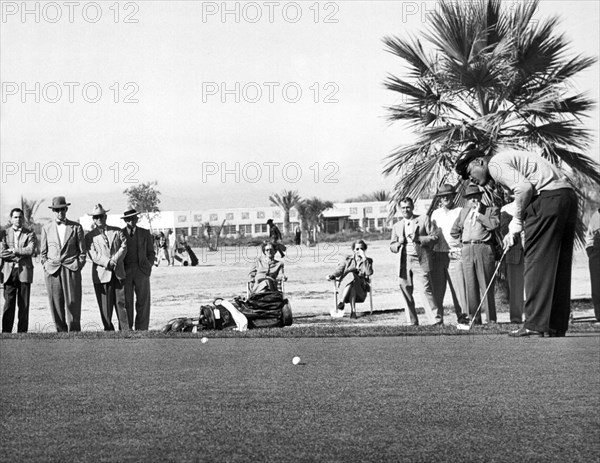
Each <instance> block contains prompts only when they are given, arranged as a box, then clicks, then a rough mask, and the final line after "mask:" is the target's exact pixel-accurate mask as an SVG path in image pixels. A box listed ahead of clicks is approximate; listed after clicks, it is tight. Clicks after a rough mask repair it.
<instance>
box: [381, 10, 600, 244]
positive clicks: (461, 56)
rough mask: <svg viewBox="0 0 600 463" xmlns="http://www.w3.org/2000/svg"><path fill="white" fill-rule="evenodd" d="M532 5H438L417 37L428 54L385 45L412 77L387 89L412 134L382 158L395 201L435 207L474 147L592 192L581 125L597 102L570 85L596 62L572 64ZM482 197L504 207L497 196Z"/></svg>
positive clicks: (408, 41) (403, 42)
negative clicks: (430, 201)
mask: <svg viewBox="0 0 600 463" xmlns="http://www.w3.org/2000/svg"><path fill="white" fill-rule="evenodd" d="M538 3H539V2H538V0H533V1H528V2H522V3H520V4H515V3H514V2H511V3H510V8H509V7H508V5H507V7H504V8H503V7H502V5H501V2H500V1H499V0H481V1H473V2H455V1H452V2H450V1H445V0H442V1H440V2H439V4H438V5H437V6H438V8H436V9H434V10H432V11H431V12H428V18H427V24H428V28H427V30H426V31H425V32H423V33H422V34H421V38H422V39H423V40H424V41H425V42H427V44H425V43H424V42H422V41H421V39H419V38H416V37H411V38H400V37H386V38H385V39H384V43H385V45H386V49H387V51H389V52H391V53H393V54H394V55H396V56H398V57H399V58H401V59H402V60H403V61H404V62H405V64H406V66H407V69H408V70H407V73H406V75H405V77H396V76H392V75H390V76H389V77H388V78H387V79H386V81H385V86H386V87H387V88H388V89H389V90H392V91H394V92H396V93H397V94H399V96H400V100H401V103H399V104H397V105H395V106H391V107H390V108H388V110H389V119H390V120H391V121H402V122H403V123H404V124H405V126H406V127H408V128H411V129H413V130H414V132H415V133H416V138H415V140H414V142H413V143H412V144H409V145H404V146H400V147H399V148H397V149H396V150H395V151H394V152H392V153H391V154H390V155H389V157H388V164H387V166H386V168H385V170H384V173H385V174H386V175H391V174H394V175H397V176H398V182H397V184H396V186H395V189H394V191H393V199H395V200H398V199H400V198H402V197H404V196H410V197H412V198H415V199H416V198H419V197H427V196H429V197H431V195H432V194H433V193H434V192H435V190H437V188H438V187H439V186H440V185H442V184H443V183H454V184H459V185H460V183H459V182H458V181H453V179H454V178H456V177H454V172H453V167H454V164H455V162H456V160H457V158H458V156H459V155H460V153H461V152H462V151H463V150H464V149H466V148H467V146H469V145H470V144H475V145H477V147H479V148H480V149H482V150H483V151H485V152H487V153H493V152H494V150H495V149H496V148H497V147H498V146H499V145H501V144H503V145H509V146H513V147H516V148H520V149H525V150H528V151H532V152H537V153H539V155H540V156H541V157H543V158H545V159H548V160H550V161H551V162H552V163H554V164H555V165H557V166H558V167H559V168H561V169H563V170H565V171H566V173H567V174H568V177H569V180H570V181H571V182H572V184H573V187H574V188H575V189H576V191H577V192H578V194H579V195H580V197H581V196H582V190H583V189H586V188H589V186H590V185H592V184H595V185H596V187H595V188H596V189H597V184H598V183H600V166H599V165H598V163H596V162H595V161H593V160H592V159H590V158H589V157H587V156H586V155H585V154H584V153H586V152H587V151H588V150H589V147H590V142H591V140H592V134H591V132H590V131H589V130H587V129H586V128H584V127H583V125H582V123H581V118H582V117H585V116H587V115H588V114H589V111H590V110H591V109H592V108H593V106H594V102H593V101H591V100H590V99H589V98H587V96H586V95H585V94H584V93H576V92H574V86H573V85H572V82H571V81H572V77H573V76H575V75H576V74H578V73H579V72H580V71H582V70H584V69H587V68H589V67H590V66H591V65H592V64H594V63H595V62H596V58H592V57H584V56H581V55H577V56H574V57H568V53H567V52H568V46H569V42H568V40H566V38H565V37H564V36H563V35H562V34H561V33H559V32H558V31H557V26H558V22H559V21H558V18H556V17H553V18H550V19H543V20H540V19H534V14H535V13H536V11H537V8H538ZM449 177H450V178H449ZM462 186H464V184H463V185H462ZM487 195H488V197H490V198H491V199H492V200H493V201H494V202H496V203H497V204H501V203H502V197H501V194H500V191H493V190H488V191H487ZM457 197H460V194H459V195H457ZM394 202H397V201H394ZM581 233H582V228H581V227H580V228H579V234H578V235H579V237H581V236H582V234H581Z"/></svg>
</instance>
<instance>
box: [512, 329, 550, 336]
mask: <svg viewBox="0 0 600 463" xmlns="http://www.w3.org/2000/svg"><path fill="white" fill-rule="evenodd" d="M508 335H509V336H510V337H512V338H525V337H529V336H537V337H539V338H543V337H544V333H542V332H541V331H535V330H528V329H527V328H521V329H518V330H515V331H511V332H510V333H508Z"/></svg>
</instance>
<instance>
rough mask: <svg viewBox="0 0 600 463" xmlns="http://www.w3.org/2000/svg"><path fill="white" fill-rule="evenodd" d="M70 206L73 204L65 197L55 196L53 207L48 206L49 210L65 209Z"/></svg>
mask: <svg viewBox="0 0 600 463" xmlns="http://www.w3.org/2000/svg"><path fill="white" fill-rule="evenodd" d="M70 205H71V203H68V202H67V200H66V199H65V197H64V196H55V197H54V198H52V205H51V206H48V209H64V208H65V207H69V206H70Z"/></svg>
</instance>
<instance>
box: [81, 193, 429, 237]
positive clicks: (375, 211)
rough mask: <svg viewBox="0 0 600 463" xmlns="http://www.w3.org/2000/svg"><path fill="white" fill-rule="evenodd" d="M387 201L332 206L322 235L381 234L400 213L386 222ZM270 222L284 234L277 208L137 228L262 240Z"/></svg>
mask: <svg viewBox="0 0 600 463" xmlns="http://www.w3.org/2000/svg"><path fill="white" fill-rule="evenodd" d="M430 202H431V200H418V201H417V202H416V203H415V212H416V213H417V214H418V213H425V212H426V211H427V208H428V207H429V203H430ZM388 208H389V204H388V202H387V201H373V202H355V203H334V207H333V208H332V209H329V210H327V211H325V212H324V213H323V222H324V229H323V231H324V232H325V233H337V232H341V231H349V230H362V231H384V230H386V229H389V228H390V227H391V225H392V224H393V223H395V222H397V221H398V219H399V217H400V213H397V214H396V215H395V216H394V217H392V219H389V212H388V211H389V209H388ZM268 219H273V222H274V223H275V225H277V226H278V227H279V229H280V230H281V231H282V232H284V229H283V211H282V210H281V209H280V208H279V207H276V206H265V207H250V208H248V207H246V208H225V209H198V210H192V211H161V212H160V213H158V214H155V216H154V217H152V219H151V224H150V223H149V222H148V219H147V217H146V216H145V215H141V216H140V222H139V225H140V226H141V227H144V228H149V229H152V231H154V232H159V231H166V230H169V229H170V230H173V231H174V232H175V234H176V235H177V236H180V235H184V236H198V235H200V233H201V230H202V227H203V226H204V225H205V224H206V223H209V224H210V226H211V227H221V225H223V230H222V231H221V236H230V237H235V236H264V235H268V233H269V229H268V226H267V220H268ZM79 222H80V223H81V225H82V226H83V228H84V229H85V230H91V229H92V224H93V222H92V218H91V217H90V216H88V215H85V216H82V217H80V219H79ZM107 223H108V224H109V225H114V226H117V227H124V226H125V222H123V220H121V214H109V215H108V219H107ZM290 224H291V230H292V231H293V230H294V229H295V228H296V226H298V225H299V219H298V211H297V210H296V209H295V208H292V210H291V211H290Z"/></svg>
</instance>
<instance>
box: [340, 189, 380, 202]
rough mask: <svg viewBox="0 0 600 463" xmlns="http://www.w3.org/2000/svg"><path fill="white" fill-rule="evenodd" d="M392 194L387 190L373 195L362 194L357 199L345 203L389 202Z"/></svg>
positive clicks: (378, 191)
mask: <svg viewBox="0 0 600 463" xmlns="http://www.w3.org/2000/svg"><path fill="white" fill-rule="evenodd" d="M390 197H391V196H390V193H389V192H387V191H385V190H377V191H374V192H373V193H368V194H362V195H360V196H357V197H355V198H350V199H346V200H344V202H345V203H366V202H371V201H389V200H390Z"/></svg>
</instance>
